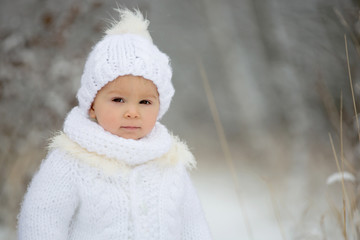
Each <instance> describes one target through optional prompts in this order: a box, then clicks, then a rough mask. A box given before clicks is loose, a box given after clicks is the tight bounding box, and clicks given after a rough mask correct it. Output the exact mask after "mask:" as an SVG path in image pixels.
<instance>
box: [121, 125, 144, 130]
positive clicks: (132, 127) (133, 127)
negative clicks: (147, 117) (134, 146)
mask: <svg viewBox="0 0 360 240" xmlns="http://www.w3.org/2000/svg"><path fill="white" fill-rule="evenodd" d="M121 128H123V129H126V130H137V129H140V127H136V126H122V127H121Z"/></svg>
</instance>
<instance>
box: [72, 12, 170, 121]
mask: <svg viewBox="0 0 360 240" xmlns="http://www.w3.org/2000/svg"><path fill="white" fill-rule="evenodd" d="M117 11H118V12H119V14H120V18H121V20H120V21H114V22H113V23H112V26H111V27H110V28H109V29H107V30H106V31H105V33H106V35H105V36H104V38H103V39H102V40H101V41H100V42H98V43H97V44H96V45H95V46H94V47H93V49H92V51H91V52H90V54H89V56H88V59H87V61H86V63H85V68H84V72H83V75H82V77H81V86H80V89H79V90H78V93H77V98H78V101H79V107H80V109H82V110H83V111H85V112H86V113H87V114H88V111H89V109H90V107H91V104H92V103H93V101H94V99H95V97H96V94H97V92H98V91H99V90H100V89H101V88H102V87H104V86H105V85H106V84H107V83H109V82H111V81H113V80H115V79H116V78H117V77H119V76H124V75H134V76H142V77H144V78H146V79H148V80H151V81H152V82H153V83H154V84H155V85H156V87H157V90H158V93H159V100H160V110H159V115H158V119H160V118H161V117H162V116H163V115H164V114H165V112H166V111H167V109H168V108H169V105H170V102H171V99H172V97H173V95H174V92H175V90H174V88H173V85H172V83H171V77H172V69H171V66H170V59H169V57H168V56H167V55H166V54H164V53H163V52H161V51H160V50H159V49H158V48H157V46H156V45H154V44H153V42H152V38H151V36H150V34H149V31H148V30H147V28H148V26H149V21H148V20H147V19H145V18H144V17H143V15H142V14H141V12H140V11H139V10H135V11H134V12H132V11H130V10H128V9H117Z"/></svg>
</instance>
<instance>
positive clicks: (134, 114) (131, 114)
mask: <svg viewBox="0 0 360 240" xmlns="http://www.w3.org/2000/svg"><path fill="white" fill-rule="evenodd" d="M124 116H125V118H139V117H140V114H139V111H138V109H137V107H136V106H129V107H128V108H127V109H126V111H125V115H124Z"/></svg>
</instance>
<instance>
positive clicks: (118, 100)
mask: <svg viewBox="0 0 360 240" xmlns="http://www.w3.org/2000/svg"><path fill="white" fill-rule="evenodd" d="M112 101H113V102H119V103H123V102H124V99H123V98H114V99H113V100H112Z"/></svg>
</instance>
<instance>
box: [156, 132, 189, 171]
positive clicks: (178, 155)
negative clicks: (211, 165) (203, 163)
mask: <svg viewBox="0 0 360 240" xmlns="http://www.w3.org/2000/svg"><path fill="white" fill-rule="evenodd" d="M171 137H172V141H173V144H172V146H171V148H170V150H169V152H167V153H166V154H164V155H163V156H161V157H160V158H158V159H156V161H157V162H158V163H159V164H164V165H166V166H177V165H180V166H184V167H185V168H186V169H188V170H191V169H194V168H196V160H195V157H194V155H193V154H192V153H191V151H190V150H189V147H188V146H187V144H186V143H185V142H184V141H182V140H181V139H180V138H179V137H178V136H175V135H171Z"/></svg>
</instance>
